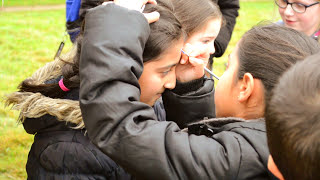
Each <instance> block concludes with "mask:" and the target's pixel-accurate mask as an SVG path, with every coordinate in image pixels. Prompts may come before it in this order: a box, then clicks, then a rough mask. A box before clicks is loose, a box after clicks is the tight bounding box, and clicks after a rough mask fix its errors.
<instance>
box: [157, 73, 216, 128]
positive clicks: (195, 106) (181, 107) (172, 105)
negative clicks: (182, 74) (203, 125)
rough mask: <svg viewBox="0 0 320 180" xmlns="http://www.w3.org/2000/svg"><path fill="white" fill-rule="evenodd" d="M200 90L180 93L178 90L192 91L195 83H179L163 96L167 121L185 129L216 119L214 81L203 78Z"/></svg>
mask: <svg viewBox="0 0 320 180" xmlns="http://www.w3.org/2000/svg"><path fill="white" fill-rule="evenodd" d="M202 79H203V80H202V83H201V86H200V88H197V89H195V90H193V91H192V90H191V91H187V92H184V93H179V91H175V90H176V89H183V90H184V89H190V88H189V87H190V86H192V87H195V86H197V85H195V84H194V83H191V84H188V85H184V83H183V84H179V83H177V86H176V88H175V89H174V90H166V91H165V93H163V95H162V99H163V104H164V107H165V111H166V119H167V121H174V122H176V123H177V124H178V126H179V127H180V128H181V129H183V128H186V127H187V125H188V124H190V123H193V122H195V121H199V120H203V119H210V118H215V104H214V80H213V79H208V78H202Z"/></svg>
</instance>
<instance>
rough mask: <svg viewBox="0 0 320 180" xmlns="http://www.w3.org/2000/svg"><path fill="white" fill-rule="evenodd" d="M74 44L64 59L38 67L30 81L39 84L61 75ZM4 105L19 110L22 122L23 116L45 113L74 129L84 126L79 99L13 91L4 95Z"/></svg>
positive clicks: (69, 61)
mask: <svg viewBox="0 0 320 180" xmlns="http://www.w3.org/2000/svg"><path fill="white" fill-rule="evenodd" d="M75 52H76V46H74V48H73V49H72V51H70V53H68V54H67V55H65V56H64V59H65V60H61V59H59V58H56V59H55V60H54V61H52V62H49V63H47V64H46V65H45V66H43V67H41V68H39V69H38V70H37V71H36V72H35V73H34V74H33V75H32V76H31V77H30V78H29V79H30V80H31V82H30V83H32V84H35V85H39V84H43V83H44V82H45V81H47V80H50V79H54V78H57V77H59V76H61V74H62V72H61V68H62V67H63V66H64V65H65V64H66V63H72V61H73V57H74V56H75ZM5 104H6V106H11V105H12V109H14V110H18V111H20V115H19V118H18V121H19V122H21V123H23V122H24V120H25V118H39V117H41V116H44V115H46V114H50V115H52V116H55V117H56V118H57V119H58V120H59V121H66V122H70V123H74V124H76V125H77V126H76V127H75V128H76V129H82V128H84V123H83V120H82V115H81V110H80V105H79V101H73V100H68V99H54V98H49V97H46V96H43V95H42V94H41V93H31V92H14V93H11V94H9V95H7V96H6V99H5Z"/></svg>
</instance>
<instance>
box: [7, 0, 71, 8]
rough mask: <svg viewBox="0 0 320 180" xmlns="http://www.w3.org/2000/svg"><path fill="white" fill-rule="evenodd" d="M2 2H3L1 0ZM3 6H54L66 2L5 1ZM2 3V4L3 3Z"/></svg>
mask: <svg viewBox="0 0 320 180" xmlns="http://www.w3.org/2000/svg"><path fill="white" fill-rule="evenodd" d="M1 1H2V0H1ZM2 2H3V4H2V5H3V6H4V7H8V6H35V5H54V4H64V3H65V2H66V1H65V0H41V1H39V0H3V1H2ZM2 2H1V3H2Z"/></svg>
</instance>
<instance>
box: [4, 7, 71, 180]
mask: <svg viewBox="0 0 320 180" xmlns="http://www.w3.org/2000/svg"><path fill="white" fill-rule="evenodd" d="M0 19H1V21H0V34H1V38H0V57H1V59H0V67H1V68H0V79H1V83H0V97H3V96H4V95H5V94H7V93H9V92H13V91H15V90H16V87H17V85H18V84H19V82H21V81H22V80H24V79H25V78H27V77H29V76H30V75H32V73H33V72H34V71H35V70H36V69H38V68H39V67H41V66H43V65H44V64H45V63H46V62H49V61H51V60H52V59H53V56H54V55H55V52H56V50H57V48H58V46H59V43H60V41H61V39H62V34H63V32H64V30H65V24H64V23H65V10H64V9H62V10H54V11H39V12H30V11H29V12H8V13H1V14H0ZM70 44H71V43H70V42H69V46H70ZM65 49H67V48H65ZM17 116H18V113H17V112H15V111H10V109H9V108H4V105H3V104H2V103H1V104H0V139H1V144H0V180H1V179H26V173H25V163H26V160H27V156H28V151H29V149H30V147H31V144H32V141H33V136H32V135H28V134H27V133H25V132H24V130H23V127H22V126H21V125H17V123H16V119H17Z"/></svg>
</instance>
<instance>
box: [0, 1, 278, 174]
mask: <svg viewBox="0 0 320 180" xmlns="http://www.w3.org/2000/svg"><path fill="white" fill-rule="evenodd" d="M9 2H10V3H12V5H24V4H23V3H31V2H39V1H23V0H10V1H5V3H7V4H8V5H9ZM44 2H48V3H44ZM49 2H50V3H55V2H59V3H58V4H62V3H64V2H65V1H58V0H52V1H49V0H43V1H41V3H44V4H49ZM31 4H32V3H31ZM32 5H34V4H32ZM276 14H277V12H275V7H274V5H273V1H268V2H264V1H259V2H241V9H240V15H239V17H238V20H237V25H236V27H235V30H234V33H233V36H232V39H231V42H230V44H229V47H228V49H227V50H226V53H225V55H224V56H223V57H221V58H216V59H215V63H214V69H215V72H216V73H217V74H218V75H222V73H223V71H224V63H225V62H226V60H227V56H228V54H230V53H231V51H232V49H233V48H234V46H235V44H236V42H238V40H239V39H240V37H241V36H242V35H243V33H244V32H246V31H247V30H249V29H250V28H251V27H252V26H253V25H256V24H258V23H259V22H260V21H262V20H270V21H274V20H275V19H276V18H277V16H276ZM64 23H65V11H64V10H54V11H39V12H0V34H1V36H0V37H1V38H0V57H1V58H0V67H1V68H0V79H1V81H0V97H3V96H4V95H5V94H7V93H10V92H13V91H15V90H17V89H16V87H17V85H18V84H19V83H20V82H21V81H22V80H24V79H25V78H27V77H29V76H30V75H31V74H32V73H33V72H34V71H35V70H36V69H38V68H39V67H41V66H43V65H44V64H45V63H46V62H49V61H51V60H52V59H53V56H54V54H55V52H56V50H57V48H58V45H59V43H60V41H61V39H62V33H63V32H64V30H65V25H64ZM67 44H68V46H67V48H65V49H68V47H70V44H71V43H70V42H69V43H67ZM17 116H18V113H17V112H15V111H10V109H9V108H4V106H3V104H0V139H1V143H0V180H2V179H26V172H25V163H26V160H27V156H28V151H29V149H30V147H31V144H32V141H33V136H32V135H28V134H27V133H25V132H24V130H23V127H22V126H21V125H18V124H17V123H16V119H17Z"/></svg>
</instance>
